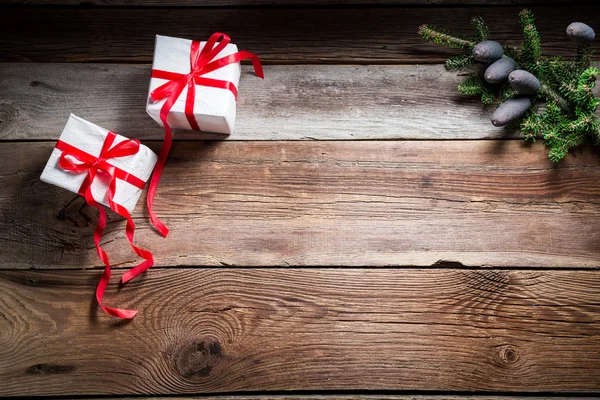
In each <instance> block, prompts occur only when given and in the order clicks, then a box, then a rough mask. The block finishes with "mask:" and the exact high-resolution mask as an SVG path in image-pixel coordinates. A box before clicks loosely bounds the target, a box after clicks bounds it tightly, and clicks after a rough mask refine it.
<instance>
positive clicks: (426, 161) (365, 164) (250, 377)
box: [0, 0, 600, 399]
mask: <svg viewBox="0 0 600 400" xmlns="http://www.w3.org/2000/svg"><path fill="white" fill-rule="evenodd" d="M3 3H9V4H5V5H4V6H3V7H2V8H0V49H1V50H2V51H1V52H0V61H2V62H1V63H0V152H1V153H2V157H0V187H1V188H2V189H1V190H0V269H1V270H0V395H1V396H41V397H45V398H48V397H52V396H60V397H61V398H70V397H73V396H75V397H78V398H82V397H83V398H88V397H93V396H98V395H102V396H109V397H110V396H114V397H119V396H129V395H147V396H173V395H188V396H191V395H201V394H205V395H206V394H209V395H210V394H212V395H217V394H219V395H227V396H234V397H232V398H235V399H242V398H249V397H261V398H281V397H282V396H290V397H294V398H298V399H306V398H314V397H319V398H321V399H339V398H352V399H358V398H388V399H405V398H407V399H408V398H418V399H425V398H426V399H441V398H445V399H447V398H452V399H463V398H473V397H472V396H475V397H477V396H479V397H477V398H484V397H485V398H487V397H486V396H489V395H494V396H501V397H502V398H506V399H516V398H518V397H522V396H525V395H527V396H531V395H535V396H540V397H544V396H546V397H547V396H557V395H563V396H567V397H568V396H569V395H573V394H579V395H581V394H582V393H583V394H586V395H594V394H600V324H599V320H600V272H599V271H598V267H599V266H600V259H599V256H600V185H599V183H600V163H599V161H600V152H598V151H596V150H593V149H581V150H578V151H576V152H575V153H574V154H572V155H570V156H569V157H567V159H566V160H565V161H564V162H563V163H561V164H558V165H552V163H551V162H550V161H548V159H547V153H546V149H545V148H544V146H543V144H541V143H536V144H534V145H527V144H524V143H523V142H522V141H520V140H512V139H515V137H516V133H515V132H511V131H507V130H503V129H497V128H494V127H492V126H491V124H490V123H489V117H490V114H491V112H492V110H491V109H490V108H486V107H484V106H482V105H480V104H478V102H477V101H476V100H472V99H467V98H463V97H461V96H460V95H458V94H457V93H456V92H455V87H456V84H457V83H458V82H459V81H460V80H461V79H462V77H460V76H457V74H455V73H449V72H446V71H445V70H444V68H443V66H442V65H441V62H442V61H443V60H445V58H446V57H447V56H448V55H449V54H452V53H453V52H452V51H451V50H446V49H442V48H440V47H437V46H434V45H431V44H428V43H426V42H424V41H423V40H421V39H420V38H419V37H418V36H417V34H416V31H417V27H418V25H420V24H422V23H426V22H429V23H433V24H437V25H440V26H447V27H453V26H454V27H456V29H457V30H458V31H461V32H467V31H468V29H469V26H468V19H469V18H470V17H471V16H474V15H482V16H484V17H485V18H486V20H487V21H488V23H489V25H490V27H491V30H492V32H493V38H494V39H496V40H500V41H503V42H505V43H513V44H518V43H519V41H520V38H521V34H520V28H519V26H518V22H517V14H518V12H519V10H520V8H521V7H522V5H523V4H528V3H529V5H530V6H531V8H532V9H533V11H534V12H535V13H536V15H537V21H538V27H539V30H540V32H541V36H542V40H543V42H544V46H545V48H546V49H547V50H548V52H553V53H558V54H565V55H568V54H572V52H573V46H572V45H571V44H570V43H569V41H568V39H567V38H566V36H565V34H564V30H565V27H566V26H567V25H568V24H569V23H570V22H573V21H585V22H587V23H589V24H590V25H592V26H594V27H596V28H597V30H598V28H600V7H598V6H597V5H595V4H594V3H595V2H591V1H590V2H572V1H566V0H564V1H559V0H557V1H545V2H537V4H533V5H531V3H536V2H533V1H525V0H497V1H492V0H489V1H483V0H479V1H478V0H429V1H422V2H418V1H416V0H370V1H369V0H342V1H328V0H291V1H287V2H286V1H276V0H256V1H243V0H179V1H176V2H172V1H168V0H135V1H125V0H86V1H81V2H80V1H78V0H29V1H27V0H21V1H19V0H13V1H10V0H9V1H3ZM80 3H81V4H80ZM216 30H218V31H223V32H227V33H228V34H230V36H231V37H232V38H233V41H234V42H235V43H237V44H238V45H239V46H240V47H241V48H244V49H248V50H251V51H253V52H255V53H257V54H258V55H260V56H261V58H262V60H263V62H264V64H265V73H266V79H265V80H264V81H262V80H259V79H256V78H254V77H253V76H252V74H251V69H250V67H249V66H244V68H243V74H242V84H241V88H240V96H239V102H238V117H237V130H236V132H235V133H234V134H232V135H231V137H229V138H227V139H226V140H223V141H214V140H212V141H204V140H205V139H214V136H210V135H206V134H196V133H191V132H182V133H178V134H177V139H178V141H177V142H176V143H175V145H174V146H173V149H172V152H171V155H170V159H169V161H168V164H167V168H166V170H165V173H164V175H163V180H162V182H161V185H160V187H159V190H158V197H157V200H156V211H157V213H158V214H159V215H160V216H161V217H164V220H165V221H166V223H167V225H169V226H170V227H171V229H172V233H171V235H170V236H169V237H168V239H163V238H161V237H160V236H159V235H158V234H157V233H156V232H155V231H154V230H153V229H152V228H151V226H150V224H149V222H148V219H147V216H146V215H144V211H143V208H144V205H145V202H143V201H142V202H140V204H139V205H138V208H137V209H136V213H135V221H136V224H137V226H138V230H137V233H136V237H137V242H138V243H139V244H141V245H142V247H145V248H149V249H152V250H153V251H154V254H155V257H156V260H157V265H156V267H155V268H153V269H151V270H150V271H149V272H148V273H147V274H145V275H144V276H142V277H141V279H137V280H136V281H133V282H131V283H130V284H128V285H126V286H125V287H123V288H119V287H118V284H117V280H118V278H117V276H119V275H120V274H121V273H122V271H123V269H125V268H127V267H130V266H132V265H133V264H134V263H135V262H136V261H137V258H136V256H135V255H134V254H133V253H132V252H131V251H130V250H129V248H128V246H127V242H126V240H125V237H124V229H123V228H124V224H125V222H124V221H123V220H122V219H121V218H117V217H115V215H114V214H112V215H111V216H110V220H109V225H108V229H107V233H106V235H105V238H104V240H103V243H104V246H105V248H106V249H107V251H108V253H109V254H110V256H111V260H112V262H113V264H114V265H115V266H116V267H117V271H116V273H115V275H117V276H115V277H114V278H113V281H112V283H111V285H110V287H109V291H108V292H107V295H106V296H107V303H109V304H118V305H120V306H123V307H131V308H137V309H139V310H140V314H139V315H138V316H137V317H136V318H135V319H134V320H133V321H131V322H128V323H127V322H118V321H115V320H114V319H112V318H110V317H108V316H107V315H105V314H104V313H102V312H101V311H99V310H98V308H97V305H96V303H95V302H94V300H93V293H94V288H95V285H96V283H97V280H98V278H99V276H100V273H101V264H100V261H99V260H98V258H97V256H96V253H95V250H94V245H93V240H92V234H93V229H94V225H95V221H96V218H97V215H96V213H95V212H94V211H93V210H92V209H90V208H88V207H86V206H85V205H84V203H83V199H81V198H74V195H73V194H71V193H68V192H66V191H65V190H62V189H59V188H57V187H53V186H50V185H48V184H45V183H42V182H41V181H40V180H39V176H40V173H41V170H42V168H43V167H44V164H45V162H46V160H47V158H48V157H49V154H50V152H51V149H52V147H53V145H54V142H55V141H56V139H57V138H58V135H59V134H60V132H61V130H62V127H63V125H64V123H65V121H66V119H67V117H68V115H69V113H71V112H73V113H74V114H77V115H79V116H81V117H83V118H86V119H88V120H90V121H92V122H94V123H97V124H99V125H101V126H104V127H106V128H109V129H112V130H115V131H117V132H119V133H122V134H124V135H126V136H129V137H137V138H140V139H142V140H143V141H144V142H145V143H147V144H149V146H150V147H152V148H153V149H154V150H158V148H159V146H160V140H161V138H162V136H163V132H162V130H161V128H160V127H159V126H158V125H157V124H156V123H155V122H154V121H152V120H151V119H150V118H149V117H148V116H147V115H146V112H145V109H144V107H145V99H146V95H147V87H148V79H149V73H150V65H149V63H150V62H151V59H152V53H153V42H154V35H155V34H157V33H160V34H165V35H171V36H179V37H188V38H195V39H203V38H207V37H208V36H209V34H210V33H212V32H213V31H216ZM382 139H383V140H382ZM442 139H443V140H442ZM481 139H484V140H481ZM154 398H156V397H154ZM177 398H182V397H177ZM228 398H229V397H228ZM495 398H498V397H495Z"/></svg>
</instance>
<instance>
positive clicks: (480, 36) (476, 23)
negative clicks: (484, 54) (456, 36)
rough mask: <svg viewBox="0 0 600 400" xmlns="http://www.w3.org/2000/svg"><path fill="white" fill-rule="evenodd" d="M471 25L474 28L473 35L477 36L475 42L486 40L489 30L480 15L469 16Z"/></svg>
mask: <svg viewBox="0 0 600 400" xmlns="http://www.w3.org/2000/svg"><path fill="white" fill-rule="evenodd" d="M471 25H472V26H473V29H474V30H475V35H476V37H477V43H479V42H483V41H484V40H488V39H489V38H490V30H489V29H488V27H487V25H486V24H485V21H484V20H483V18H481V17H474V18H471Z"/></svg>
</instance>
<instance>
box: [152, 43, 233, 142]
mask: <svg viewBox="0 0 600 400" xmlns="http://www.w3.org/2000/svg"><path fill="white" fill-rule="evenodd" d="M191 44H192V41H191V40H187V39H179V38H173V37H169V36H160V35H157V36H156V44H155V49H154V61H153V64H152V69H153V70H163V71H171V72H176V73H180V74H188V73H189V72H190V47H191ZM205 45H206V42H200V48H201V49H202V48H203V47H204V46H205ZM237 51H238V48H237V46H236V45H234V44H228V45H227V46H226V47H225V48H224V49H223V50H222V51H221V52H219V53H218V54H217V56H216V57H214V59H219V58H222V57H225V56H228V55H231V54H234V53H236V52H237ZM240 74H241V66H240V63H239V62H237V63H232V64H229V65H226V66H224V67H222V68H219V69H218V70H216V71H212V72H209V73H207V74H204V75H203V76H204V77H206V78H212V79H220V80H224V81H228V82H231V83H232V84H233V85H235V87H238V86H239V81H240ZM167 82H168V80H166V79H159V78H154V77H153V78H151V79H150V88H149V91H148V102H147V105H146V111H147V112H148V114H149V115H150V116H151V117H152V118H153V119H154V120H155V121H156V122H158V123H159V124H160V125H161V126H162V125H163V123H162V121H161V119H160V110H161V107H162V106H163V104H164V103H165V101H166V99H163V100H159V101H156V102H155V101H153V100H152V99H151V98H150V93H151V92H152V91H153V90H154V89H156V88H158V87H159V86H161V85H163V84H164V83H167ZM195 90H196V95H195V98H194V117H195V119H196V122H197V123H198V126H199V127H200V130H201V131H205V132H216V133H226V134H230V133H232V132H233V129H234V126H235V114H236V101H235V96H234V95H233V93H231V92H230V91H229V90H223V89H221V88H215V87H209V86H202V85H196V89H195ZM186 97H187V88H185V89H183V92H182V93H181V94H180V95H179V97H178V98H177V101H176V102H175V104H174V105H173V107H172V108H171V110H170V112H169V116H168V118H167V122H168V123H169V125H170V126H171V128H174V129H192V128H191V127H190V123H189V122H188V120H187V118H186V116H185V103H186Z"/></svg>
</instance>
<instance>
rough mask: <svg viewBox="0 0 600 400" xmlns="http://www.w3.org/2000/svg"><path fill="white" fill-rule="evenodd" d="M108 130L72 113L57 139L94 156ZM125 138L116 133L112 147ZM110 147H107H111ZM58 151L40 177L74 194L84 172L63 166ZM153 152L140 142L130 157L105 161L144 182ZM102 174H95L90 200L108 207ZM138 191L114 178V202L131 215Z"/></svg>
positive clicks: (77, 190) (81, 181)
mask: <svg viewBox="0 0 600 400" xmlns="http://www.w3.org/2000/svg"><path fill="white" fill-rule="evenodd" d="M108 132H109V131H108V130H106V129H104V128H101V127H99V126H98V125H94V124H92V123H91V122H88V121H86V120H84V119H81V118H79V117H77V116H75V115H73V114H71V116H70V117H69V120H68V121H67V124H66V125H65V128H64V129H63V132H62V134H61V135H60V138H59V140H60V141H63V142H65V143H67V144H69V145H71V146H73V147H76V148H78V149H80V150H82V151H84V152H86V153H88V154H91V155H93V156H94V157H98V156H99V155H100V152H101V151H102V146H103V145H104V140H105V139H106V136H107V134H108ZM124 140H127V138H126V137H124V136H121V135H116V138H115V140H114V143H113V146H112V147H114V146H115V145H116V144H118V143H120V142H122V141H124ZM112 147H111V148H112ZM61 154H62V151H61V150H59V149H57V148H54V150H53V151H52V155H51V156H50V159H49V160H48V163H47V164H46V167H45V168H44V172H43V173H42V176H41V177H40V179H41V180H42V181H44V182H46V183H51V184H53V185H56V186H59V187H61V188H63V189H67V190H69V191H71V192H73V193H78V192H79V189H80V187H81V184H82V183H83V181H84V180H85V178H86V176H88V174H87V173H86V172H73V171H67V170H65V169H63V168H62V167H61V166H60V165H59V164H58V161H59V159H60V156H61ZM156 159H157V157H156V154H154V153H153V152H152V150H150V149H149V148H148V147H146V146H144V145H141V144H140V148H139V151H138V152H137V153H136V154H134V155H131V156H126V157H115V158H111V159H108V160H107V162H108V163H109V164H111V165H113V166H115V167H117V168H120V169H122V170H123V171H125V172H128V173H130V174H132V175H135V176H136V177H138V178H139V179H141V180H142V181H144V182H147V181H148V179H149V178H150V175H151V174H152V170H153V169H154V164H156ZM102 175H103V174H100V175H96V178H95V179H94V181H93V182H92V185H91V189H92V195H93V196H94V199H95V200H96V201H97V202H98V203H101V204H104V205H105V206H108V199H107V191H108V185H107V183H108V182H107V179H102V178H103V177H102ZM141 194H142V189H140V188H138V187H137V186H135V185H132V184H131V183H129V182H126V181H123V180H121V179H118V178H117V179H116V190H115V196H114V199H113V200H114V202H115V203H117V204H120V205H122V206H123V207H125V208H126V209H127V211H128V212H129V213H130V214H131V212H132V211H133V209H134V208H135V205H136V203H137V201H138V199H139V198H140V195H141Z"/></svg>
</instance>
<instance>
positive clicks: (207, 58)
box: [148, 32, 264, 237]
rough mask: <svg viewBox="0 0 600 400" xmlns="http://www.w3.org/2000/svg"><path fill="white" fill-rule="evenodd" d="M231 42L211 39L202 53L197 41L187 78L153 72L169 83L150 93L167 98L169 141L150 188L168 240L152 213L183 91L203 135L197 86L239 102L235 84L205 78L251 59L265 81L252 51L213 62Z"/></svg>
mask: <svg viewBox="0 0 600 400" xmlns="http://www.w3.org/2000/svg"><path fill="white" fill-rule="evenodd" d="M219 39H221V41H219ZM230 41H231V39H230V38H229V36H227V35H226V34H224V33H219V32H217V33H213V34H212V35H211V37H210V38H209V39H208V41H207V42H206V44H205V45H204V47H203V48H202V50H200V42H196V41H193V42H192V45H191V49H190V72H189V73H187V74H180V73H176V72H170V71H162V70H156V69H153V70H152V77H153V78H159V79H167V80H169V82H167V83H165V84H163V85H161V86H159V87H158V88H156V89H154V90H153V91H152V92H151V93H150V98H151V99H152V100H153V101H159V100H162V99H165V98H166V99H167V100H166V101H165V103H164V104H163V106H162V108H161V109H160V119H161V121H162V122H163V125H164V127H165V141H164V143H163V145H162V148H161V149H160V153H159V155H158V161H157V163H156V167H155V168H154V173H153V174H152V179H151V180H150V185H149V187H148V212H149V214H150V219H151V220H152V223H153V224H154V226H155V227H156V229H157V230H158V231H159V232H160V233H161V234H162V235H163V236H164V237H167V234H168V233H169V228H167V227H166V226H165V225H164V224H163V223H162V222H161V221H160V220H159V219H158V217H157V216H156V215H155V214H154V212H153V211H152V205H153V203H154V196H155V194H156V188H157V187H158V182H159V181H160V176H161V175H162V171H163V169H164V167H165V163H166V161H167V156H168V154H169V150H170V149H171V142H172V140H173V133H172V132H171V127H170V126H169V124H168V122H167V117H168V115H169V111H171V108H172V107H173V105H174V104H175V102H176V101H177V99H178V98H179V96H180V95H181V92H183V89H184V88H185V87H186V86H187V88H188V91H187V97H186V100H185V116H186V118H187V120H188V122H189V123H190V127H191V128H192V129H193V130H195V131H199V130H200V127H199V126H198V123H197V122H196V118H194V98H195V95H196V85H201V86H209V87H214V88H219V89H227V90H229V91H230V92H231V93H233V96H234V97H235V98H236V99H237V88H236V87H235V85H234V84H233V83H232V82H228V81H224V80H220V79H212V78H205V77H203V76H202V75H204V74H208V73H209V72H213V71H216V70H218V69H220V68H223V67H225V66H226V65H229V64H234V63H237V62H240V61H242V60H245V59H250V60H251V61H252V66H253V67H254V73H255V74H256V76H258V77H259V78H264V73H263V69H262V65H261V64H260V59H259V58H258V57H257V56H256V55H254V54H252V53H250V52H248V51H238V52H236V53H233V54H230V55H228V56H225V57H222V58H219V59H217V60H213V59H214V58H215V57H216V56H217V55H218V54H219V53H220V52H221V51H222V50H223V49H224V48H225V47H226V46H227V45H228V44H229V42H230Z"/></svg>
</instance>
